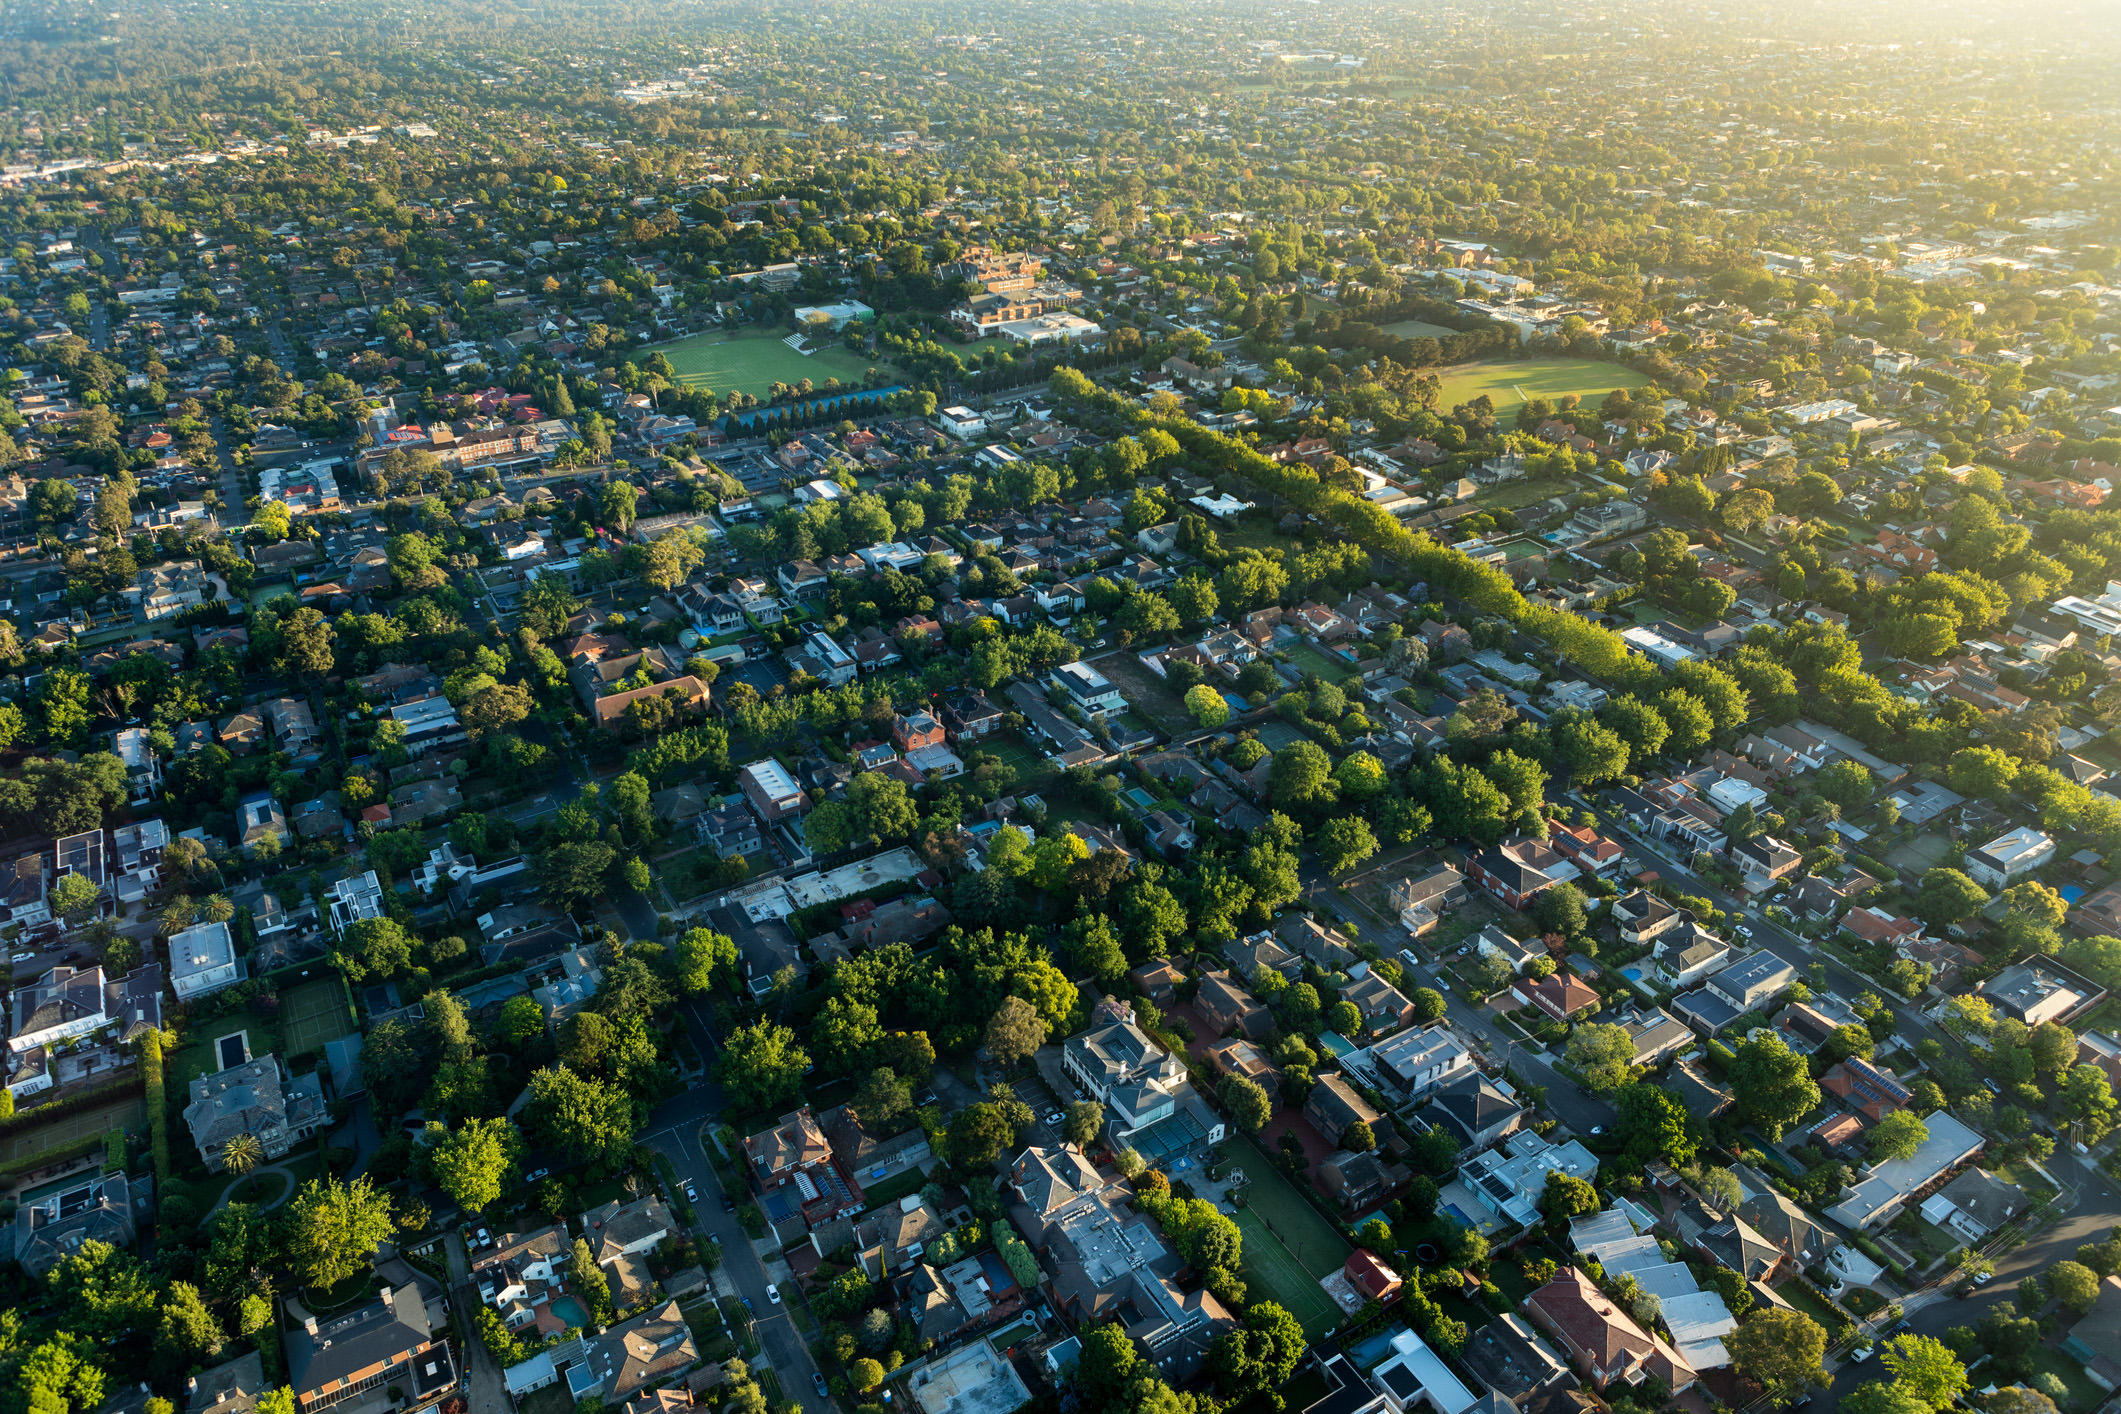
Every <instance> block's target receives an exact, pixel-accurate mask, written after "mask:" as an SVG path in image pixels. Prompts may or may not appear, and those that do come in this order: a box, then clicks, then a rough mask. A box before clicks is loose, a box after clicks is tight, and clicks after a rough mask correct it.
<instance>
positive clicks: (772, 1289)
mask: <svg viewBox="0 0 2121 1414" xmlns="http://www.w3.org/2000/svg"><path fill="white" fill-rule="evenodd" d="M766 1299H767V1300H768V1301H771V1302H772V1303H773V1304H774V1305H776V1306H778V1305H780V1304H781V1289H780V1288H779V1287H777V1286H775V1285H774V1284H773V1283H772V1282H767V1283H766Z"/></svg>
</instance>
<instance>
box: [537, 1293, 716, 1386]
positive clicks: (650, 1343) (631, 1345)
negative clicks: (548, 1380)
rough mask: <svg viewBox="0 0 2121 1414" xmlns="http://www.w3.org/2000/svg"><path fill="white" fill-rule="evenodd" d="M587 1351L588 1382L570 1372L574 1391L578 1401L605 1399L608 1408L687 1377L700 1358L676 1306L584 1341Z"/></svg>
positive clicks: (643, 1315)
mask: <svg viewBox="0 0 2121 1414" xmlns="http://www.w3.org/2000/svg"><path fill="white" fill-rule="evenodd" d="M582 1347H583V1353H584V1355H585V1357H586V1358H585V1360H584V1362H583V1365H582V1367H581V1370H582V1372H583V1373H585V1374H586V1380H585V1381H583V1382H578V1381H577V1377H576V1372H575V1371H569V1373H568V1381H567V1382H568V1388H569V1390H570V1391H571V1392H572V1393H574V1394H575V1396H576V1397H577V1398H580V1397H581V1396H582V1395H585V1394H601V1395H602V1396H603V1399H604V1401H605V1404H606V1406H607V1407H609V1406H610V1405H613V1404H617V1403H621V1402H623V1401H625V1400H628V1399H631V1398H632V1397H633V1396H634V1395H635V1394H637V1393H639V1392H640V1391H641V1390H644V1389H646V1388H647V1387H648V1386H650V1385H652V1384H654V1383H656V1382H657V1381H659V1380H666V1379H669V1378H670V1377H671V1376H673V1375H678V1374H682V1373H683V1372H684V1371H686V1370H689V1369H691V1368H692V1367H693V1366H694V1365H695V1364H697V1363H698V1362H699V1358H700V1352H699V1347H697V1346H696V1345H694V1344H693V1340H692V1328H691V1327H690V1326H688V1325H687V1324H686V1323H685V1317H684V1314H683V1313H682V1312H681V1311H679V1310H678V1303H677V1302H676V1301H669V1302H666V1303H665V1304H664V1305H663V1306H661V1307H659V1308H658V1309H656V1310H653V1311H644V1312H642V1313H641V1314H640V1315H638V1316H635V1317H634V1318H633V1319H631V1320H627V1321H621V1322H619V1323H618V1324H617V1325H615V1326H613V1327H611V1328H610V1329H609V1330H607V1331H605V1332H604V1333H603V1334H602V1335H600V1336H596V1337H595V1338H593V1339H584V1340H583V1342H582Z"/></svg>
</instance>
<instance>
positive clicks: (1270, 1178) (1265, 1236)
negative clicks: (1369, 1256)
mask: <svg viewBox="0 0 2121 1414" xmlns="http://www.w3.org/2000/svg"><path fill="white" fill-rule="evenodd" d="M1225 1154H1226V1158H1225V1160H1224V1161H1225V1162H1226V1163H1227V1164H1229V1166H1230V1167H1232V1168H1236V1169H1242V1170H1243V1171H1244V1175H1245V1177H1246V1178H1247V1179H1248V1180H1249V1181H1250V1182H1249V1184H1248V1186H1247V1190H1246V1194H1245V1206H1244V1207H1242V1208H1239V1209H1238V1210H1237V1226H1238V1230H1239V1231H1240V1232H1242V1233H1243V1234H1244V1235H1245V1245H1244V1259H1243V1266H1244V1269H1245V1279H1246V1281H1247V1282H1248V1283H1256V1284H1257V1286H1258V1292H1257V1293H1256V1294H1255V1299H1256V1297H1257V1295H1265V1296H1268V1297H1270V1298H1271V1299H1273V1300H1275V1301H1278V1302H1280V1303H1281V1304H1282V1305H1283V1306H1284V1307H1286V1308H1287V1309H1288V1311H1289V1314H1290V1315H1292V1316H1294V1317H1296V1319H1297V1320H1298V1321H1300V1322H1301V1323H1302V1324H1303V1328H1304V1333H1305V1334H1306V1335H1308V1336H1310V1337H1311V1338H1313V1339H1317V1338H1318V1337H1320V1336H1323V1335H1327V1334H1329V1333H1331V1332H1332V1330H1333V1328H1334V1327H1336V1326H1338V1325H1339V1324H1340V1322H1341V1310H1340V1308H1339V1307H1338V1306H1336V1305H1334V1304H1333V1298H1332V1297H1330V1296H1328V1295H1326V1292H1325V1288H1323V1287H1321V1286H1320V1285H1319V1284H1318V1281H1319V1278H1321V1277H1325V1276H1330V1275H1331V1274H1333V1273H1334V1272H1337V1271H1339V1270H1340V1268H1341V1265H1342V1263H1344V1262H1346V1261H1347V1260H1348V1253H1349V1251H1350V1249H1349V1247H1348V1244H1347V1243H1346V1242H1344V1241H1342V1240H1341V1236H1340V1234H1339V1233H1338V1232H1336V1231H1334V1230H1333V1226H1332V1224H1330V1223H1328V1222H1327V1221H1326V1220H1325V1219H1324V1218H1323V1217H1321V1216H1319V1213H1318V1210H1317V1209H1315V1208H1313V1207H1312V1206H1311V1205H1310V1204H1309V1203H1307V1202H1305V1201H1304V1196H1303V1195H1302V1194H1301V1193H1298V1192H1297V1191H1296V1190H1295V1189H1294V1188H1292V1187H1290V1186H1289V1180H1288V1179H1287V1178H1285V1177H1283V1175H1282V1173H1281V1171H1280V1170H1279V1169H1277V1168H1275V1167H1274V1165H1273V1164H1272V1163H1270V1162H1269V1161H1268V1159H1267V1157H1266V1155H1264V1154H1262V1153H1260V1151H1259V1149H1258V1148H1257V1147H1256V1146H1254V1145H1253V1144H1252V1143H1251V1142H1250V1141H1248V1140H1242V1139H1240V1140H1238V1141H1237V1142H1235V1143H1232V1144H1231V1145H1230V1146H1229V1147H1228V1148H1227V1149H1226V1150H1225Z"/></svg>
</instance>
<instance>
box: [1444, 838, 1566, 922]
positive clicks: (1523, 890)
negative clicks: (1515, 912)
mask: <svg viewBox="0 0 2121 1414" xmlns="http://www.w3.org/2000/svg"><path fill="white" fill-rule="evenodd" d="M1528 845H1537V846H1538V848H1539V849H1541V850H1546V849H1547V848H1548V847H1547V846H1546V845H1545V844H1544V843H1542V842H1540V841H1536V840H1518V841H1515V842H1514V843H1511V844H1499V845H1491V846H1489V847H1488V848H1487V849H1483V850H1481V851H1479V852H1478V853H1475V854H1472V855H1469V856H1468V857H1467V859H1466V878H1467V879H1469V880H1470V881H1472V882H1473V883H1475V884H1477V885H1479V886H1480V887H1481V888H1483V889H1486V890H1487V891H1488V893H1489V894H1491V895H1493V896H1494V898H1495V899H1496V901H1497V902H1499V903H1501V904H1502V906H1503V907H1505V908H1509V909H1523V908H1524V907H1525V906H1526V905H1527V904H1529V903H1530V902H1531V901H1532V900H1533V899H1535V898H1537V897H1538V896H1539V895H1540V894H1541V893H1542V892H1544V891H1545V890H1547V889H1550V888H1552V887H1553V886H1554V885H1555V884H1556V883H1557V882H1558V880H1557V879H1556V878H1555V877H1554V875H1553V874H1551V873H1549V872H1547V871H1546V870H1544V869H1541V868H1539V867H1538V866H1536V865H1534V864H1531V863H1528V862H1527V857H1528V855H1530V854H1531V853H1533V851H1532V850H1530V849H1528V848H1527V846H1528ZM1549 852H1551V851H1549Z"/></svg>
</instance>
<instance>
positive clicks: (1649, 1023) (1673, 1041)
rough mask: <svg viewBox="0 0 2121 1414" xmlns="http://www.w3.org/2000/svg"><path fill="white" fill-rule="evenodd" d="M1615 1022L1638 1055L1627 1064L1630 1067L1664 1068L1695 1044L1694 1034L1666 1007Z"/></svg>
mask: <svg viewBox="0 0 2121 1414" xmlns="http://www.w3.org/2000/svg"><path fill="white" fill-rule="evenodd" d="M1613 1022H1614V1024H1615V1025H1617V1026H1619V1027H1620V1029H1621V1030H1623V1031H1625V1032H1627V1033H1628V1039H1629V1040H1630V1041H1632V1042H1634V1044H1635V1054H1634V1056H1633V1057H1632V1058H1631V1059H1630V1060H1629V1061H1628V1064H1629V1065H1631V1066H1636V1067H1650V1068H1654V1067H1656V1066H1660V1065H1663V1064H1664V1063H1665V1062H1666V1061H1668V1060H1670V1059H1671V1058H1672V1057H1673V1056H1676V1055H1678V1054H1679V1053H1680V1052H1681V1051H1683V1050H1685V1049H1686V1048H1687V1047H1689V1046H1691V1045H1693V1044H1694V1033H1693V1031H1692V1030H1691V1029H1690V1028H1689V1027H1688V1026H1687V1025H1686V1023H1684V1022H1682V1021H1680V1020H1679V1018H1677V1017H1675V1016H1673V1015H1672V1014H1671V1013H1670V1012H1668V1011H1666V1010H1665V1009H1664V1008H1663V1007H1649V1008H1646V1009H1637V1010H1635V1011H1632V1012H1630V1013H1628V1014H1627V1015H1626V1016H1618V1017H1614V1018H1613Z"/></svg>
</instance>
